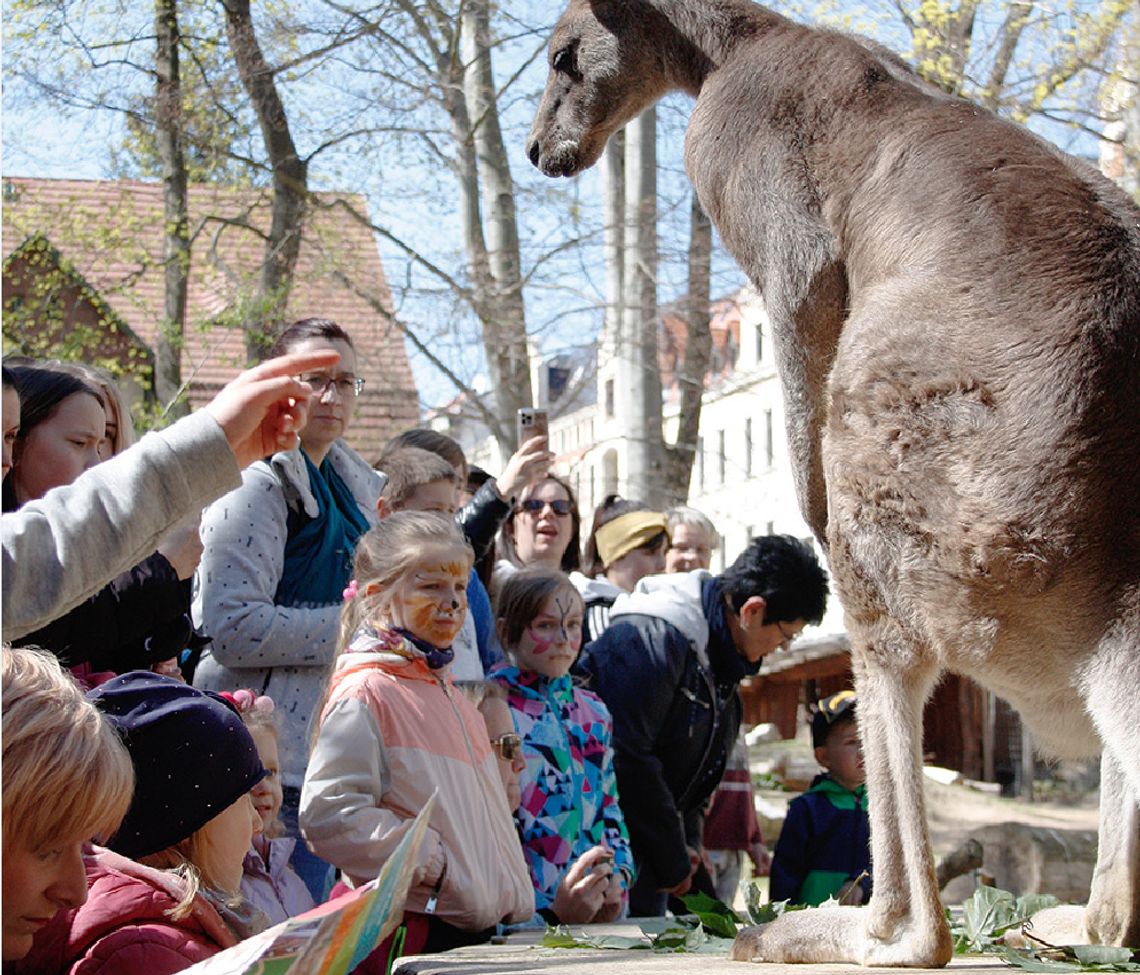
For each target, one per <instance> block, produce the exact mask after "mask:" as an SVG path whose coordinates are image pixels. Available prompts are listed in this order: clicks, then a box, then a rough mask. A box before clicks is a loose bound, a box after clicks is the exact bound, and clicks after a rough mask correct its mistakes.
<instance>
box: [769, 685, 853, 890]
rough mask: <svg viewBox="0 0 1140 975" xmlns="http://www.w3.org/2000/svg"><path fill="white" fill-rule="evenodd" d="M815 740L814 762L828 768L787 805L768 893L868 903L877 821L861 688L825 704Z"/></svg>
mask: <svg viewBox="0 0 1140 975" xmlns="http://www.w3.org/2000/svg"><path fill="white" fill-rule="evenodd" d="M811 738H812V745H813V746H815V760H816V761H817V762H819V764H820V765H822V766H823V767H824V769H826V771H824V772H822V773H820V774H819V775H817V776H816V777H815V779H814V780H813V781H812V784H811V788H810V789H808V791H807V792H805V793H804V794H803V795H802V796H799V797H798V798H796V799H793V800H792V802H791V803H790V804H789V806H788V815H787V818H786V819H785V820H784V827H783V829H782V830H781V831H780V839H779V842H778V843H777V844H776V852H775V854H774V856H773V858H772V873H771V882H770V886H769V896H770V899H771V900H773V901H781V900H788V901H791V902H792V903H794V904H809V905H813V906H815V905H818V904H821V903H823V902H824V901H825V900H827V899H828V898H829V897H835V898H836V899H837V900H839V901H840V902H842V903H844V904H862V903H865V902H866V900H867V899H868V898H869V897H870V896H871V845H870V840H871V826H870V822H869V820H868V818H867V787H866V785H865V780H866V775H865V773H864V771H863V752H862V747H861V746H860V743H859V731H858V729H857V728H856V726H855V693H854V691H840V692H839V693H838V694H832V695H831V696H830V697H825V698H824V699H823V700H821V701H820V702H819V703H818V705H817V706H816V712H815V714H814V715H813V716H812V722H811Z"/></svg>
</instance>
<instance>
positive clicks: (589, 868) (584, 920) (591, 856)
mask: <svg viewBox="0 0 1140 975" xmlns="http://www.w3.org/2000/svg"><path fill="white" fill-rule="evenodd" d="M613 879H614V855H613V851H612V850H610V849H609V848H608V847H604V846H595V847H591V848H590V849H589V850H587V851H586V852H585V853H583V854H582V855H581V856H580V857H578V859H577V860H575V861H574V862H573V863H572V864H570V869H569V870H567V871H566V873H564V874H563V875H562V880H561V881H559V883H558V891H557V893H556V894H555V895H554V903H553V904H552V905H551V908H552V909H553V911H554V913H555V914H556V915H558V920H559V921H560V922H562V923H563V924H589V923H590V922H591V921H592V920H593V919H594V916H595V915H596V914H597V913H598V911H599V910H601V908H602V903H603V901H604V900H605V897H606V893H607V891H608V889H609V886H610V881H612V880H613Z"/></svg>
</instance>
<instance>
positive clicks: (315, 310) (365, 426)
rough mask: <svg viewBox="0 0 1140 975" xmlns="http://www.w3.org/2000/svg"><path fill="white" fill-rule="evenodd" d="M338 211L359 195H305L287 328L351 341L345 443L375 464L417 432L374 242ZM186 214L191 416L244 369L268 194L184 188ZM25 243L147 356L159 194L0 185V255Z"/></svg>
mask: <svg viewBox="0 0 1140 975" xmlns="http://www.w3.org/2000/svg"><path fill="white" fill-rule="evenodd" d="M349 208H351V209H352V210H354V211H356V212H357V213H359V214H361V215H365V216H366V215H367V204H366V202H365V200H364V198H363V197H361V196H359V195H343V194H332V193H320V194H317V195H316V198H315V202H314V205H313V209H312V211H311V214H310V216H309V218H308V220H307V222H306V226H305V231H304V236H303V239H302V243H301V251H300V256H299V258H298V262H297V269H296V275H295V279H294V281H295V283H294V285H293V288H292V291H291V293H290V297H289V302H288V307H287V318H288V319H289V320H294V319H297V318H304V317H309V316H320V317H322V318H331V319H333V320H334V321H336V322H338V323H339V324H340V325H342V326H343V327H344V329H345V330H346V331H347V332H348V333H349V334H350V335H351V336H352V338H353V342H354V344H355V346H356V349H357V355H358V357H359V362H360V364H359V371H360V373H361V375H363V376H364V377H365V378H366V379H367V380H368V386H367V387H366V389H365V391H364V394H363V395H362V396H361V398H360V403H359V406H358V410H357V416H356V420H355V423H354V425H353V428H352V429H351V431H350V433H349V437H348V439H349V440H350V441H351V442H352V443H353V445H354V446H355V447H357V449H358V450H360V451H361V452H362V453H363V454H364V456H365V457H366V458H368V459H369V460H375V458H376V456H377V455H378V454H379V451H380V448H381V446H382V445H383V443H384V442H385V441H386V440H387V438H388V437H389V436H390V435H391V434H392V433H395V432H396V431H398V430H401V429H404V428H405V427H409V426H413V425H415V424H416V423H417V422H418V419H419V410H418V397H417V394H416V388H415V384H414V381H413V379H412V373H411V367H410V365H409V363H408V358H407V353H406V351H405V348H404V340H403V336H402V334H401V333H400V332H399V330H398V329H397V328H396V327H395V326H394V325H393V324H391V323H390V321H389V320H388V318H387V316H385V315H384V314H383V313H381V312H377V311H376V310H375V309H374V307H373V304H372V301H375V302H376V303H378V304H379V305H380V307H381V308H384V309H390V308H391V295H390V292H389V290H388V283H387V280H386V279H385V277H384V269H383V267H382V266H381V263H380V254H379V251H378V249H377V246H376V241H375V239H374V238H373V236H372V233H371V231H370V230H369V228H368V227H367V226H366V225H365V224H364V223H362V222H361V221H360V220H357V219H356V218H355V217H354V216H353V215H352V214H351V213H350V212H349ZM189 209H190V227H191V233H192V234H193V235H194V240H193V246H192V258H191V268H190V288H189V297H188V305H187V318H186V321H187V327H186V335H185V345H184V349H183V354H182V378H183V380H186V379H187V378H188V377H192V381H191V386H190V400H191V403H192V404H193V405H194V406H199V405H201V404H202V403H204V402H206V401H208V400H209V399H210V397H211V396H212V395H213V394H214V393H215V392H216V391H217V390H218V389H219V388H221V386H222V385H224V384H225V383H226V382H227V381H228V380H229V379H230V378H232V377H233V376H234V375H235V374H236V373H237V372H238V371H239V370H240V368H241V366H242V365H243V364H244V362H245V348H244V344H243V339H242V332H241V327H240V322H239V317H240V313H239V312H238V309H240V307H241V303H242V298H243V296H245V295H249V294H250V293H251V292H252V288H253V285H254V284H255V283H256V275H257V270H258V267H259V265H260V263H261V259H262V248H263V239H262V237H261V236H260V235H261V234H262V233H264V232H265V231H266V230H267V229H268V227H269V220H270V199H269V191H268V190H265V189H257V188H250V189H234V188H227V187H219V186H212V185H205V184H196V185H193V186H191V187H190V207H189ZM36 233H40V234H42V235H43V236H44V237H45V238H46V239H47V241H48V242H49V243H50V244H51V245H52V246H53V247H55V248H56V249H57V250H58V251H59V254H60V256H61V258H62V259H63V260H64V261H66V262H68V263H70V264H71V265H72V266H73V267H74V269H75V271H76V272H77V273H78V274H79V275H81V276H82V278H83V279H84V280H86V282H87V283H88V284H90V285H91V287H93V288H94V289H95V290H96V291H97V292H98V293H99V295H100V297H101V298H102V299H103V300H104V301H105V302H106V303H107V305H108V306H110V308H111V309H112V310H113V311H114V312H115V314H116V315H117V316H118V317H119V318H120V319H122V321H124V322H125V323H126V324H127V325H129V326H130V328H131V329H132V330H133V331H134V333H135V334H137V335H138V336H139V337H140V338H141V339H142V340H143V341H144V342H145V343H147V344H148V345H150V346H152V347H153V343H154V341H155V335H156V332H157V328H158V322H159V320H160V319H161V317H162V311H163V268H162V257H163V202H162V185H161V184H159V183H144V182H138V181H129V180H127V181H102V180H55V179H23V178H16V177H7V178H5V180H4V202H3V243H2V246H3V253H4V256H5V257H7V256H8V255H10V254H11V253H12V251H13V250H14V249H16V248H18V247H19V246H20V245H21V244H22V243H23V242H24V241H25V240H27V239H28V238H29V237H31V236H32V235H33V234H36ZM345 278H347V280H349V281H351V282H352V283H353V286H352V287H350V286H348V285H346V284H345V283H344V279H345ZM358 292H360V293H358ZM369 298H371V299H372V301H370V300H369Z"/></svg>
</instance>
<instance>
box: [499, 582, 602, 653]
mask: <svg viewBox="0 0 1140 975" xmlns="http://www.w3.org/2000/svg"><path fill="white" fill-rule="evenodd" d="M562 590H566V591H568V592H572V593H573V594H574V598H575V599H576V600H578V602H579V604H580V605H581V606H582V607H583V609H584V608H585V602H584V601H583V600H582V594H581V593H580V592H578V590H577V589H575V588H574V583H572V582H571V581H570V580H569V579H568V578H567V577H566V574H565V573H564V572H559V571H557V570H556V569H547V568H541V567H536V568H532V569H519V571H518V572H515V573H512V574H511V575H509V576H508V577H507V578H506V579H504V580H503V584H502V586H500V587H499V595H498V598H497V599H496V600H495V621H496V628H497V629H498V633H499V642H500V643H501V644H502V645H503V649H504V650H505V651H506V653H507V655H508V656H510V657H512V658H513V655H514V648H515V647H516V646H518V642H519V640H521V639H522V635H523V630H525V629H526V628H527V626H529V625H530V623H531V621H532V620H533V619H534V618H535V617H536V616H537V615H538V614H539V612H540V611H541V610H542V607H543V606H544V605H545V604H546V601H547V600H548V599H549V598H550V597H551V596H553V595H554V594H555V593H556V592H561V591H562Z"/></svg>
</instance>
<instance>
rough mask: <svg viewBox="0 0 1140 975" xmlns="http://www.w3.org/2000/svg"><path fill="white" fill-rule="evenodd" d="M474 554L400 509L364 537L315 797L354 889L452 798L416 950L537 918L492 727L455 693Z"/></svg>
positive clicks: (436, 518) (313, 766)
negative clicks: (456, 655) (455, 653)
mask: <svg viewBox="0 0 1140 975" xmlns="http://www.w3.org/2000/svg"><path fill="white" fill-rule="evenodd" d="M471 562H472V552H471V548H470V546H469V545H468V543H467V541H466V540H465V539H464V537H463V535H462V534H461V533H460V531H459V529H458V528H457V527H456V525H455V523H454V521H453V520H452V519H450V518H447V517H445V516H442V515H439V514H436V513H428V512H397V513H395V514H393V515H390V516H389V517H387V518H385V519H384V520H383V521H382V522H381V523H380V525H379V527H377V528H374V529H372V530H371V531H370V532H368V533H367V534H366V535H364V536H363V537H362V538H361V539H360V541H359V543H358V544H357V549H356V566H355V579H354V581H353V583H352V584H351V585H350V587H349V591H348V592H346V596H347V597H348V599H347V602H346V605H345V608H344V613H343V616H342V622H341V646H342V648H343V649H342V651H341V653H340V655H339V656H338V658H337V660H336V662H335V664H334V669H333V675H332V679H331V681H330V686H329V693H328V699H327V701H326V702H325V705H324V707H323V710H322V712H321V721H320V727H319V729H318V731H317V735H316V740H315V744H314V746H313V751H312V754H311V756H310V759H309V766H308V770H307V771H306V774H305V784H304V787H303V789H302V790H301V830H302V833H303V834H304V837H305V839H306V840H307V841H308V843H309V845H310V846H311V848H312V849H313V851H314V852H315V853H316V854H317V855H318V856H320V857H321V858H323V859H325V860H328V861H329V862H330V863H332V864H334V865H336V866H337V867H339V868H340V869H341V871H342V875H343V877H344V878H345V879H346V880H347V881H348V882H349V883H351V884H353V885H358V884H361V883H365V882H367V881H368V880H371V879H372V878H373V877H375V876H376V875H377V874H378V873H379V871H380V868H381V866H383V864H384V862H385V860H386V859H387V858H388V857H389V856H390V855H391V853H392V851H393V850H394V849H395V847H396V845H397V843H399V841H400V839H401V838H402V837H403V835H404V833H405V831H406V830H407V827H408V826H409V824H410V823H411V821H412V819H413V818H414V817H415V815H416V814H417V813H418V812H419V811H420V809H422V808H423V806H424V804H425V803H426V802H427V801H428V799H429V798H430V797H431V795H432V794H433V793H435V792H438V793H439V795H438V798H437V801H436V804H435V807H434V810H433V812H432V816H431V822H430V827H429V829H428V830H427V833H426V835H425V837H424V842H423V845H422V846H421V848H420V851H419V861H418V866H417V870H416V874H415V876H414V877H413V882H412V888H411V890H410V892H409V894H408V900H407V914H406V915H405V921H406V922H407V926H408V940H407V941H406V942H405V950H406V951H413V950H414V951H419V952H423V951H429V952H430V951H443V950H446V949H448V948H452V947H456V946H458V945H462V944H475V943H478V942H480V941H484V940H486V939H487V938H489V937H490V935H491V934H492V933H493V932H494V929H495V925H496V924H498V923H500V922H512V923H513V922H518V921H523V920H526V919H528V918H530V917H531V915H532V914H533V913H534V891H533V889H532V887H531V883H530V877H529V875H528V873H527V868H526V863H525V862H524V860H523V855H522V850H521V847H520V846H519V842H518V839H517V837H516V836H515V831H514V826H513V824H512V821H511V813H510V810H509V809H508V808H507V802H506V797H505V795H504V793H503V788H502V784H501V782H500V779H499V771H498V767H497V764H496V759H495V757H494V753H493V752H492V751H491V746H490V742H489V739H488V737H487V728H486V725H485V724H484V722H483V718H482V716H481V715H480V714H479V712H478V711H477V710H476V709H475V708H474V707H473V706H472V705H471V704H470V703H469V702H468V701H467V700H466V699H465V698H464V697H463V696H462V695H461V694H459V693H458V692H457V691H456V690H455V688H454V685H453V683H452V680H451V677H450V674H449V672H448V665H449V663H450V661H451V658H452V653H451V649H450V647H451V642H452V640H453V639H454V638H455V635H456V634H457V633H458V632H459V630H460V628H461V627H462V625H463V619H464V616H465V613H466V609H467V576H468V573H469V571H470V569H471Z"/></svg>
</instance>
